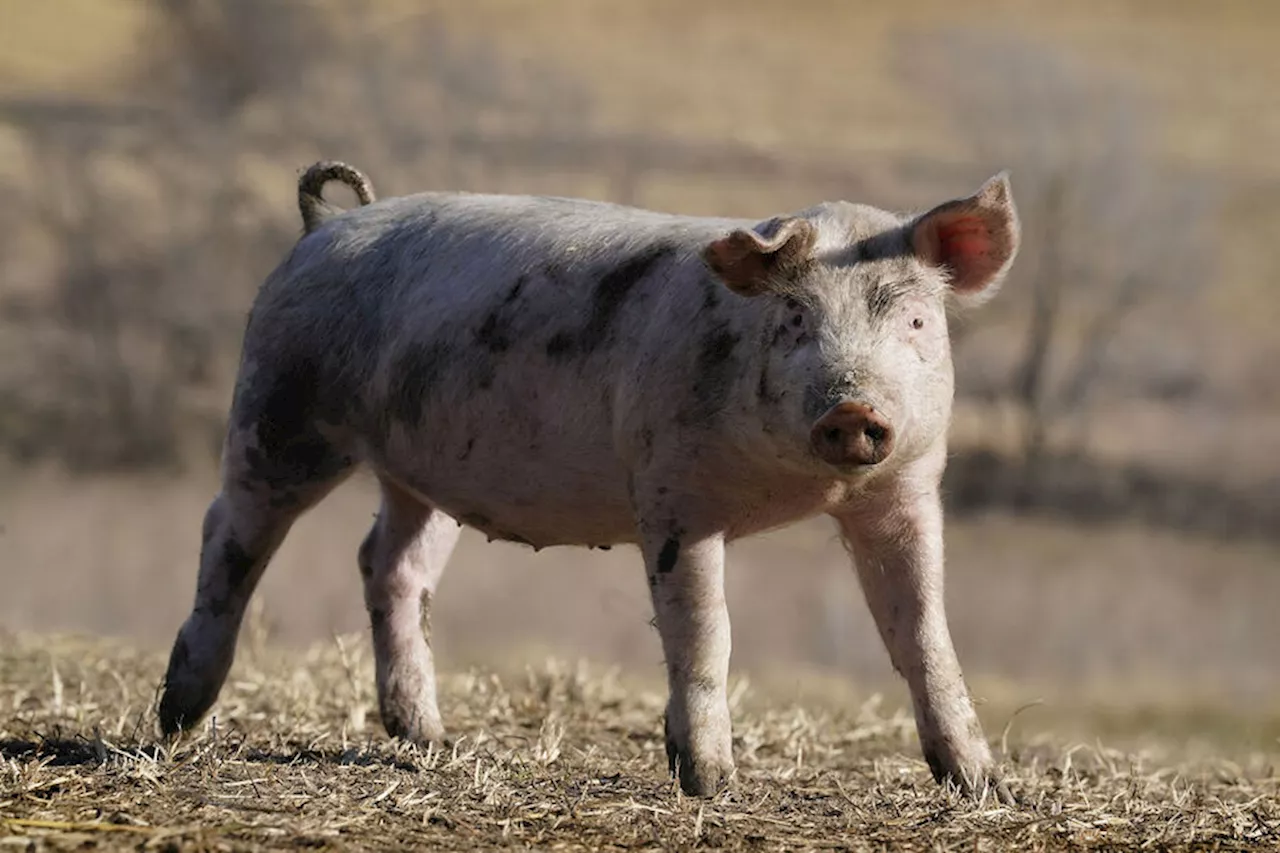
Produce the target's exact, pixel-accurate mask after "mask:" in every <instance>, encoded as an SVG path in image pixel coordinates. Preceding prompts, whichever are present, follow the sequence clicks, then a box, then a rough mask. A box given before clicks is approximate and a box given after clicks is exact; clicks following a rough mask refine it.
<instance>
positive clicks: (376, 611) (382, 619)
mask: <svg viewBox="0 0 1280 853" xmlns="http://www.w3.org/2000/svg"><path fill="white" fill-rule="evenodd" d="M369 624H370V625H371V626H373V630H375V631H381V630H383V629H384V628H386V626H387V613H386V611H385V610H383V609H382V608H381V607H370V608H369Z"/></svg>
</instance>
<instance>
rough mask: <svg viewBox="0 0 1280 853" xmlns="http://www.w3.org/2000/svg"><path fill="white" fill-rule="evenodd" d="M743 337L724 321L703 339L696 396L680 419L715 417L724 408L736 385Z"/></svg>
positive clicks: (688, 421) (700, 420)
mask: <svg viewBox="0 0 1280 853" xmlns="http://www.w3.org/2000/svg"><path fill="white" fill-rule="evenodd" d="M740 340H741V336H740V335H738V334H737V333H735V332H733V331H732V330H731V329H730V328H729V325H728V323H720V324H718V325H717V326H716V327H715V328H713V329H712V330H711V331H710V332H708V333H707V336H706V337H705V338H703V339H702V346H701V347H700V348H699V350H698V361H697V372H696V378H695V379H694V381H693V392H692V399H691V400H690V402H689V405H688V406H687V407H686V408H685V410H684V411H683V412H682V413H681V415H680V422H681V423H684V424H695V423H701V422H704V421H708V420H711V419H712V418H714V417H715V416H716V415H717V414H719V413H720V411H721V410H722V409H723V408H724V405H725V401H726V400H727V399H728V398H729V389H730V388H731V387H732V386H733V380H734V372H735V371H736V369H737V363H736V362H735V361H734V358H733V352H734V348H735V347H737V345H738V341H740Z"/></svg>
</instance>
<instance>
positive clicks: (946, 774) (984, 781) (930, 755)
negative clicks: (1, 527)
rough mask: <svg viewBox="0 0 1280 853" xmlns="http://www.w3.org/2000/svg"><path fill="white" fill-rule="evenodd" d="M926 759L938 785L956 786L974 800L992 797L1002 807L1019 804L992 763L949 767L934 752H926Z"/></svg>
mask: <svg viewBox="0 0 1280 853" xmlns="http://www.w3.org/2000/svg"><path fill="white" fill-rule="evenodd" d="M924 757H925V761H927V762H928V763H929V770H930V771H931V772H932V773H933V778H934V780H935V781H936V782H937V783H938V784H940V785H948V784H950V785H955V786H956V788H958V789H959V790H960V793H962V794H964V795H965V796H966V797H968V798H970V799H973V800H981V799H983V798H984V797H991V798H993V799H994V800H995V801H996V802H998V803H1000V804H1002V805H1006V806H1016V805H1017V804H1018V800H1017V798H1016V797H1014V796H1013V792H1012V791H1010V790H1009V786H1008V784H1007V783H1006V782H1005V781H1004V779H1003V778H1002V777H1001V776H1000V773H999V771H997V770H996V768H995V767H994V766H992V765H991V764H990V763H983V764H980V765H977V766H970V767H961V766H960V765H958V764H954V765H948V764H947V763H944V762H943V760H942V759H941V757H940V756H939V755H938V753H936V752H933V751H926V752H925V755H924Z"/></svg>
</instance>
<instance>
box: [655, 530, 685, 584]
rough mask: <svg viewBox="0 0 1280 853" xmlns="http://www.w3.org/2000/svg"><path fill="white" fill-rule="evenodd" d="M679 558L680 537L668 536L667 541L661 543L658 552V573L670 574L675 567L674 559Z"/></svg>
mask: <svg viewBox="0 0 1280 853" xmlns="http://www.w3.org/2000/svg"><path fill="white" fill-rule="evenodd" d="M679 559H680V537H678V536H669V537H667V541H666V542H664V543H662V550H661V551H659V552H658V566H657V569H658V574H660V575H667V574H671V572H672V571H673V570H674V569H675V567H676V561H677V560H679Z"/></svg>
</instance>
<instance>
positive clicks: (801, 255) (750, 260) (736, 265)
mask: <svg viewBox="0 0 1280 853" xmlns="http://www.w3.org/2000/svg"><path fill="white" fill-rule="evenodd" d="M757 229H758V230H752V231H748V230H745V229H741V230H738V231H734V232H733V233H732V234H730V235H729V236H728V237H722V238H720V239H719V240H716V241H715V242H714V243H711V244H710V245H709V246H707V248H705V249H703V250H702V259H703V260H704V261H705V262H706V264H707V266H709V267H710V268H711V271H712V272H714V273H715V274H716V275H717V276H719V278H720V280H721V281H723V282H724V283H725V286H726V287H728V288H729V289H730V290H732V291H733V292H734V293H736V294H738V295H739V296H758V295H759V294H761V293H764V292H766V291H770V290H774V291H777V290H782V289H785V288H786V286H787V285H788V284H789V283H790V282H791V280H792V278H793V277H794V275H795V273H796V272H797V271H798V270H799V269H800V268H801V267H803V266H804V265H805V264H806V263H807V262H808V260H809V258H810V256H811V255H812V254H813V244H814V242H816V241H817V239H818V231H817V229H816V228H814V227H813V223H812V222H810V221H809V220H807V219H774V220H770V221H768V222H765V223H762V224H761V225H759V226H757ZM759 231H763V232H765V234H763V235H762V234H761V233H758V232H759Z"/></svg>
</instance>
